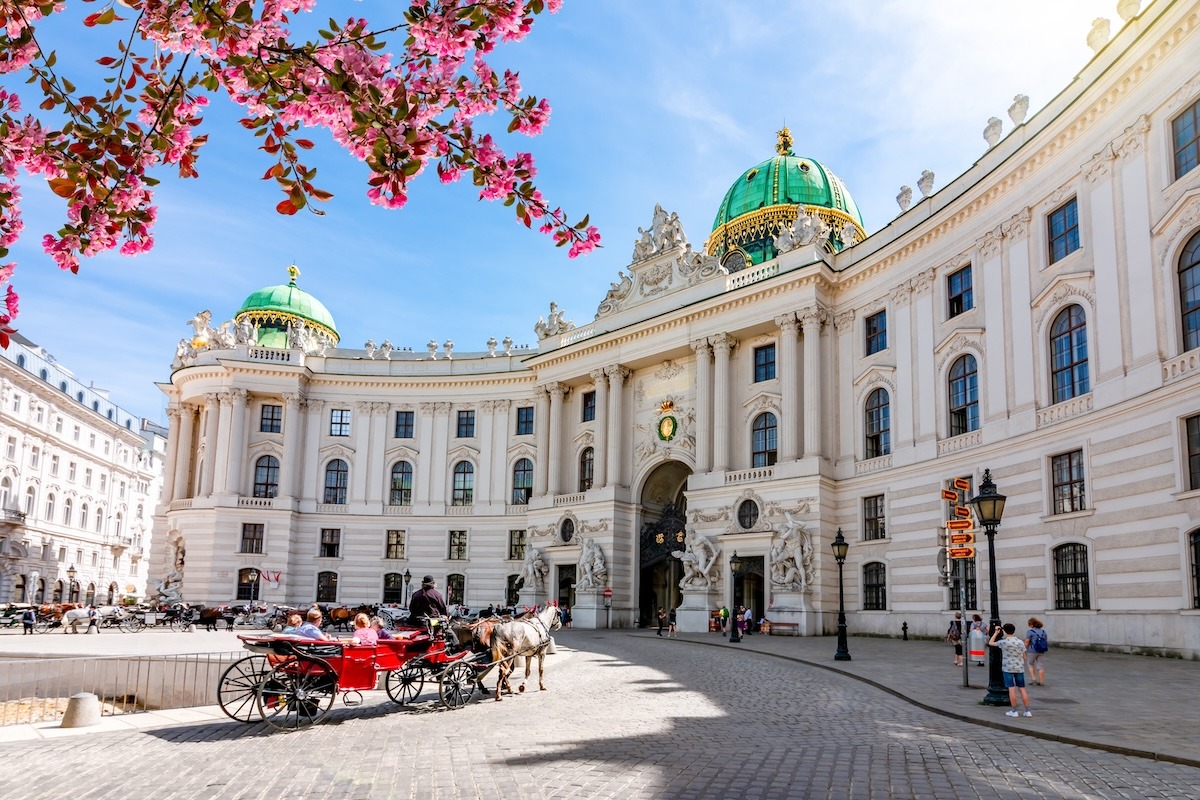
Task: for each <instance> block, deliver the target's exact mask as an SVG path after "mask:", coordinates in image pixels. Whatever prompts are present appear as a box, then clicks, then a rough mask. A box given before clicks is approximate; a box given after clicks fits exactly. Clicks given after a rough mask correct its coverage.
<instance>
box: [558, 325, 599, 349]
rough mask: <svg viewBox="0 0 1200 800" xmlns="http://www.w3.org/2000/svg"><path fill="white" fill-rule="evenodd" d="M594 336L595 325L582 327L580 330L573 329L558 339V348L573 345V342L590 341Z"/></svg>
mask: <svg viewBox="0 0 1200 800" xmlns="http://www.w3.org/2000/svg"><path fill="white" fill-rule="evenodd" d="M595 335H596V326H595V325H584V326H583V327H582V328H573V329H571V330H569V331H567V332H566V333H564V334H563V335H562V336H560V337H559V339H558V343H559V345H560V346H566V345H568V344H574V343H575V342H580V341H583V340H584V339H590V338H591V337H593V336H595Z"/></svg>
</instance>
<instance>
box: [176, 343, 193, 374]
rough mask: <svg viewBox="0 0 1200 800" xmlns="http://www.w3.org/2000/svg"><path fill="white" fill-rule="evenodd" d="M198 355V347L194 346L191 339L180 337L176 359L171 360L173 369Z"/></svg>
mask: <svg viewBox="0 0 1200 800" xmlns="http://www.w3.org/2000/svg"><path fill="white" fill-rule="evenodd" d="M195 357H196V348H194V347H192V340H191V339H180V340H179V344H178V345H177V346H176V347H175V360H174V361H172V362H171V367H172V369H179V368H180V367H182V366H183V365H184V363H185V362H186V361H187V360H189V359H193V358H195Z"/></svg>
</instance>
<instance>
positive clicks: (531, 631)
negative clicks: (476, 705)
mask: <svg viewBox="0 0 1200 800" xmlns="http://www.w3.org/2000/svg"><path fill="white" fill-rule="evenodd" d="M561 627H562V617H561V616H560V614H559V609H558V606H556V605H548V606H546V607H545V608H544V609H542V610H541V611H539V612H537V613H536V614H534V615H532V616H530V617H527V618H525V619H516V620H513V621H511V622H503V623H501V624H499V625H497V626H496V627H495V628H494V629H493V630H492V662H493V663H494V664H497V665H498V666H499V667H500V678H499V680H497V681H496V699H497V700H500V699H501V698H500V687H501V686H503V687H505V688H508V691H509V694H512V688H511V687H509V684H508V676H509V675H510V674H511V673H512V670H513V659H515V658H516V657H517V656H524V658H525V679H524V680H522V681H521V687H520V689H519V691H522V692H523V691H525V681H527V680H529V673H530V670H531V669H532V668H533V664H532V663H531V659H533V658H534V657H535V656H536V657H537V662H538V689H540V690H541V691H543V692H544V691H546V682H545V674H546V669H545V662H544V659H545V656H546V648H547V647H549V646H550V634H551V633H552V632H553V631H556V630H558V629H559V628H561Z"/></svg>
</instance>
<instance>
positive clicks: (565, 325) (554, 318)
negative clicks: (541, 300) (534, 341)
mask: <svg viewBox="0 0 1200 800" xmlns="http://www.w3.org/2000/svg"><path fill="white" fill-rule="evenodd" d="M574 327H575V323H573V322H571V321H570V320H564V319H563V312H561V311H559V310H558V303H556V302H554V301H553V300H551V301H550V314H549V318H548V319H545V320H543V319H542V318H541V317H538V321H537V323H536V324H535V325H534V326H533V332H534V333H536V334H537V337H538V341H541V340H542V339H545V338H546V337H548V336H557V335H559V334H560V333H566V332H567V331H569V330H571V329H572V328H574Z"/></svg>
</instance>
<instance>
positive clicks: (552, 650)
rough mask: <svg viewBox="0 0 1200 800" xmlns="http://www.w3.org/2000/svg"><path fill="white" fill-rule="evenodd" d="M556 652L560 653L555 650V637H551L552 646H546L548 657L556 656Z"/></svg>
mask: <svg viewBox="0 0 1200 800" xmlns="http://www.w3.org/2000/svg"><path fill="white" fill-rule="evenodd" d="M556 652H558V651H557V650H555V649H554V637H553V636H551V637H550V644H548V645H546V655H548V656H552V655H554V654H555V653H556Z"/></svg>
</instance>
